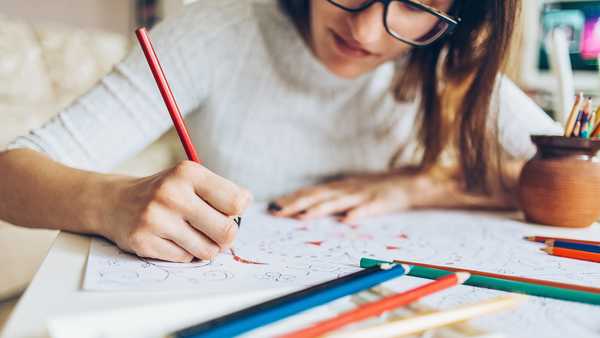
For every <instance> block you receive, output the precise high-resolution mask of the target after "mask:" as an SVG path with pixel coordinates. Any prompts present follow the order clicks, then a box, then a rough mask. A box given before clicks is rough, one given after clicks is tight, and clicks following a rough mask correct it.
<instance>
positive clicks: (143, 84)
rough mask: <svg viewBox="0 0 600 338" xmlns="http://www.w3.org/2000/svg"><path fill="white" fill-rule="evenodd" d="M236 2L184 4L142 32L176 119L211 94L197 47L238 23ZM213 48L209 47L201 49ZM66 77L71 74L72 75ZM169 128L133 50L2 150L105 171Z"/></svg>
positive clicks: (207, 68)
mask: <svg viewBox="0 0 600 338" xmlns="http://www.w3.org/2000/svg"><path fill="white" fill-rule="evenodd" d="M235 2H236V1H220V2H219V1H206V2H202V4H200V3H199V4H198V5H192V6H189V7H188V8H187V9H186V11H185V13H183V14H182V15H181V16H178V17H175V18H172V19H168V20H165V21H163V22H162V23H161V24H159V25H158V26H157V27H156V28H155V29H153V30H152V31H151V32H150V36H151V39H152V42H153V45H154V48H155V50H156V52H157V54H158V57H159V59H160V61H161V64H162V68H163V70H164V71H165V74H166V77H167V79H168V80H169V83H170V85H171V88H172V90H173V93H174V95H175V98H176V100H177V103H178V105H179V107H180V109H181V111H182V114H184V115H189V114H190V113H192V112H194V111H195V110H198V109H199V108H200V107H201V105H202V103H203V102H204V101H205V100H206V99H207V97H208V95H209V93H210V91H211V89H210V88H211V83H212V80H211V78H212V71H211V69H213V67H211V65H210V63H211V62H214V58H212V57H211V56H210V55H211V53H209V52H207V51H206V50H205V49H204V48H203V46H205V45H206V44H207V43H209V41H214V40H218V39H219V34H220V33H221V32H223V31H225V30H226V28H227V27H231V26H235V23H236V22H239V21H240V19H243V18H244V17H245V13H244V9H243V8H241V7H240V6H239V5H238V6H237V7H236V5H235ZM209 44H210V45H211V47H213V48H214V46H215V44H214V43H209ZM73 76H77V75H76V74H73ZM170 127H172V123H171V119H170V117H169V115H168V113H167V110H166V107H165V105H164V103H163V101H162V98H161V96H160V93H159V91H158V88H157V87H156V83H155V82H154V79H153V77H152V74H151V72H150V69H149V67H148V64H147V63H146V60H145V58H144V56H143V54H142V52H141V50H140V48H139V47H138V46H137V44H135V46H134V47H133V48H132V51H131V53H130V55H129V56H128V57H127V58H126V59H125V60H124V61H123V62H121V63H120V64H118V65H117V66H116V67H115V68H114V70H113V71H112V72H111V73H109V74H108V75H107V76H105V77H104V78H102V79H101V80H100V81H99V83H98V84H97V85H95V86H94V87H93V88H92V89H91V90H90V91H89V92H88V93H87V94H85V95H83V96H82V97H80V98H79V99H77V100H76V101H75V102H74V103H73V104H72V105H71V106H69V107H68V108H66V109H65V110H64V111H62V112H60V113H59V114H58V115H57V116H56V117H54V118H53V119H51V120H50V121H48V122H47V123H45V124H44V125H43V126H41V127H40V128H37V129H35V130H32V131H31V132H30V133H29V134H28V135H25V136H21V137H19V138H17V139H16V140H14V141H13V142H11V143H10V144H9V145H8V149H16V148H30V149H34V150H37V151H40V152H43V153H45V154H47V155H48V156H50V157H51V158H52V159H54V160H56V161H59V162H61V163H64V164H66V165H69V166H72V167H76V168H81V169H87V170H94V171H101V172H102V171H109V170H111V169H112V168H114V167H115V166H116V165H118V164H119V163H120V162H121V161H123V160H125V159H127V158H129V157H131V156H133V155H135V154H136V153H137V152H139V151H141V150H142V149H143V148H145V147H146V146H148V145H150V144H151V143H152V142H153V141H155V140H156V139H158V138H159V137H160V135H162V134H163V133H164V132H166V131H167V130H168V129H169V128H170Z"/></svg>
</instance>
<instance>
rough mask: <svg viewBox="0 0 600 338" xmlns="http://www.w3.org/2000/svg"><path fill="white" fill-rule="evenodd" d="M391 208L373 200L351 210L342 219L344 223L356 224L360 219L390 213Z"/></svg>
mask: <svg viewBox="0 0 600 338" xmlns="http://www.w3.org/2000/svg"><path fill="white" fill-rule="evenodd" d="M389 211H390V210H389V206H388V205H387V203H385V202H383V201H377V200H373V201H370V202H367V203H364V204H361V205H360V206H358V207H356V208H354V209H351V210H349V211H348V212H347V213H346V214H345V215H344V216H343V217H342V218H341V220H340V221H341V222H342V223H350V222H354V221H356V220H357V219H359V218H363V217H368V216H377V215H381V214H384V213H387V212H389Z"/></svg>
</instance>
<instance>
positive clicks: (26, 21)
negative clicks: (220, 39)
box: [0, 0, 600, 328]
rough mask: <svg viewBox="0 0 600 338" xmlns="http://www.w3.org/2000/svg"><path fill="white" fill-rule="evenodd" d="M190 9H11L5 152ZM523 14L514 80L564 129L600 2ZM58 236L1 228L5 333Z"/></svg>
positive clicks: (4, 42) (4, 40)
mask: <svg viewBox="0 0 600 338" xmlns="http://www.w3.org/2000/svg"><path fill="white" fill-rule="evenodd" d="M197 1H203V0H197ZM191 2H193V1H190V0H78V1H70V0H52V1H47V0H2V1H1V2H0V147H3V146H4V145H5V144H6V143H8V142H9V141H10V140H11V139H13V138H14V137H16V136H17V135H19V134H23V133H26V132H27V131H28V130H29V129H32V128H35V127H38V126H40V125H41V124H42V123H43V122H44V121H45V120H47V119H49V118H50V117H52V116H53V115H55V114H56V113H57V112H59V111H60V110H61V109H62V108H64V107H65V106H67V105H68V104H69V103H70V102H72V101H73V100H74V99H75V98H77V97H78V96H79V95H81V94H83V93H85V92H86V91H87V90H88V89H89V88H90V87H91V86H93V85H94V83H96V82H97V81H98V80H99V79H100V78H101V77H102V76H103V75H104V74H106V73H107V72H109V71H110V70H111V68H112V67H113V66H114V64H115V63H117V62H119V61H120V60H121V59H122V58H124V57H125V55H126V54H127V53H128V51H129V49H130V48H131V46H135V45H134V44H132V41H133V30H134V29H135V28H136V27H138V26H140V25H145V26H147V27H151V26H152V25H154V24H156V23H157V22H159V21H160V20H162V19H164V18H165V17H169V16H172V15H177V13H178V12H180V11H183V10H185V6H186V5H187V4H189V3H191ZM522 5H523V12H522V15H521V18H520V20H519V22H520V23H519V25H518V29H517V31H518V35H517V38H516V39H515V41H514V48H513V52H512V55H511V57H510V60H507V68H506V73H507V74H508V75H509V76H510V77H511V78H512V79H513V80H514V81H515V82H517V84H518V85H519V86H520V87H521V88H522V89H523V90H524V91H525V92H527V93H528V95H529V96H530V97H531V98H532V99H534V100H535V101H536V102H537V103H538V104H539V105H540V106H542V107H543V108H544V110H545V111H546V112H547V113H548V114H549V115H551V116H552V117H554V118H555V119H557V120H559V121H561V120H563V119H564V112H565V111H566V110H568V107H570V105H571V102H572V99H573V96H574V94H575V93H576V92H579V91H584V92H585V93H586V95H589V96H592V97H598V96H600V72H599V71H598V56H599V55H600V23H599V22H600V21H599V20H600V1H548V0H523V1H522ZM565 107H567V108H565ZM179 147H180V146H179V145H178V143H177V139H176V137H175V135H174V134H173V133H169V134H167V135H165V136H164V137H162V138H161V139H160V140H159V141H158V142H156V143H155V144H153V145H152V146H150V147H149V148H148V149H146V150H145V151H144V152H143V153H142V154H140V155H139V156H138V157H136V158H135V159H132V160H130V161H128V162H127V163H125V164H124V165H123V166H121V167H120V168H119V169H118V171H119V172H121V173H128V174H132V175H145V174H149V173H154V172H156V171H158V170H160V169H162V168H164V167H166V166H169V165H170V164H172V163H173V162H175V161H177V160H179V159H181V158H182V157H181V153H180V150H179ZM0 174H1V173H0ZM0 198H3V197H2V196H0ZM55 236H56V233H55V232H53V231H42V230H26V229H19V228H16V227H14V226H12V225H9V224H6V223H1V222H0V250H2V253H3V254H2V255H0V276H2V278H0V328H1V327H2V325H3V323H4V320H5V319H6V317H7V316H8V314H9V313H10V311H11V310H12V308H13V307H14V304H15V303H16V301H17V300H18V298H19V296H20V294H21V292H22V291H23V290H24V289H25V288H26V286H27V285H28V283H29V282H30V280H31V278H32V276H33V275H34V273H35V271H36V269H37V267H38V266H39V264H40V263H41V261H42V259H43V257H44V256H45V254H46V252H47V250H48V249H49V247H50V245H51V244H52V241H53V239H54V237H55Z"/></svg>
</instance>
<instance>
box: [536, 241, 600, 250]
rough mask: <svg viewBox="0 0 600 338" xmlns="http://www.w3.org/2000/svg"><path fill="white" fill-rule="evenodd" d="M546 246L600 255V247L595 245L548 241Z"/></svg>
mask: <svg viewBox="0 0 600 338" xmlns="http://www.w3.org/2000/svg"><path fill="white" fill-rule="evenodd" d="M546 245H548V246H555V247H557V248H565V249H574V250H581V251H587V252H595V253H600V245H594V244H585V243H573V242H563V241H555V240H548V241H546Z"/></svg>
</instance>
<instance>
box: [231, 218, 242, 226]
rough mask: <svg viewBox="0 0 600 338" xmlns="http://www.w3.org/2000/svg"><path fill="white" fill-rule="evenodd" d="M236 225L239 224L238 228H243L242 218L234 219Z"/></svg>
mask: <svg viewBox="0 0 600 338" xmlns="http://www.w3.org/2000/svg"><path fill="white" fill-rule="evenodd" d="M233 221H234V222H235V224H237V226H238V228H239V227H241V226H242V218H241V217H240V216H238V217H236V218H234V219H233Z"/></svg>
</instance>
